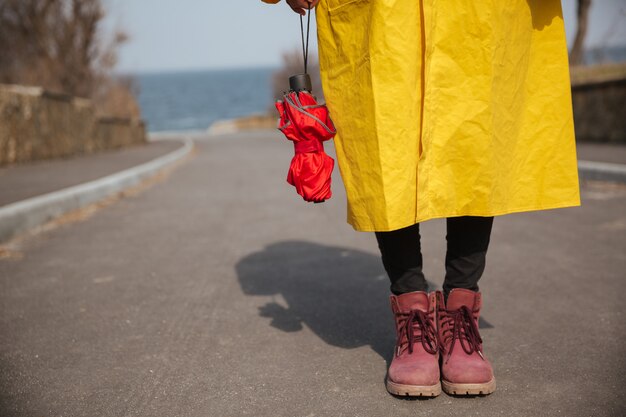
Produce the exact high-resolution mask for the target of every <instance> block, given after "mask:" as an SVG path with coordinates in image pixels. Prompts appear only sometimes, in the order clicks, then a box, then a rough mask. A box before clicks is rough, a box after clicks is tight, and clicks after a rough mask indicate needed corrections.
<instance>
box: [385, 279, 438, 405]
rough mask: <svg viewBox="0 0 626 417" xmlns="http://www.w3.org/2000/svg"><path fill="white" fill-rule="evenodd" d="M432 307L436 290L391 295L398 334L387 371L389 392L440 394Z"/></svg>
mask: <svg viewBox="0 0 626 417" xmlns="http://www.w3.org/2000/svg"><path fill="white" fill-rule="evenodd" d="M435 306H436V296H435V293H431V294H426V293H425V292H423V291H415V292H409V293H406V294H402V295H398V296H396V295H392V296H391V310H392V311H393V314H394V317H395V322H396V333H397V336H398V338H397V340H396V346H395V351H394V355H393V359H392V361H391V365H390V366H389V371H388V372H387V391H389V392H390V393H391V394H394V395H402V396H425V397H435V396H437V395H439V394H440V393H441V384H440V382H439V347H438V345H437V330H436V328H435V319H436V318H435V314H436V311H435Z"/></svg>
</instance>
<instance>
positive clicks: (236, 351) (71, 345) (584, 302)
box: [0, 133, 626, 417]
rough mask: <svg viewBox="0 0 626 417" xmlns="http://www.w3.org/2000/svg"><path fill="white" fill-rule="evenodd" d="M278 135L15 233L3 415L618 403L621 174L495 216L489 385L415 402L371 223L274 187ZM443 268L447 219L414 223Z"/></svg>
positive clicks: (1, 267) (203, 154) (467, 409)
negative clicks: (398, 393) (391, 377)
mask: <svg viewBox="0 0 626 417" xmlns="http://www.w3.org/2000/svg"><path fill="white" fill-rule="evenodd" d="M291 152H292V147H291V146H289V144H287V143H285V142H284V139H282V138H280V137H279V136H278V134H274V133H256V134H253V133H251V134H246V135H238V136H230V137H214V138H208V139H206V140H204V141H200V142H199V143H198V152H197V155H196V156H195V157H194V158H193V159H191V160H190V161H188V162H187V163H186V164H185V165H183V166H181V167H179V168H177V170H176V171H175V172H174V173H172V174H171V176H170V177H169V178H168V179H167V180H166V181H164V182H161V183H157V184H156V185H153V186H152V187H151V188H149V189H147V190H145V191H144V192H142V193H140V194H137V195H134V196H131V197H128V198H125V199H122V200H120V201H118V202H117V203H116V204H114V205H112V206H109V207H107V208H105V209H103V210H100V211H99V212H97V213H95V214H94V215H93V216H91V217H90V218H88V219H86V220H84V221H81V222H76V223H71V224H66V225H63V226H61V227H59V228H57V229H55V230H51V231H49V232H46V233H43V234H40V235H38V236H36V237H34V238H30V239H27V240H24V241H21V242H17V243H14V244H13V246H11V247H10V248H8V250H7V252H5V253H8V254H9V255H10V256H8V257H6V258H5V259H3V260H0V415H2V416H5V415H6V416H150V417H152V416H168V417H171V416H203V417H204V416H220V417H221V416H272V417H275V416H331V417H339V416H375V417H380V416H518V415H519V416H558V415H562V416H568V417H569V416H620V415H625V414H626V405H625V404H626V398H625V395H624V390H623V386H624V383H625V382H626V381H625V377H624V375H625V371H626V355H625V353H626V350H625V349H624V345H623V343H624V341H625V340H626V321H625V320H624V318H625V317H624V314H625V312H626V307H624V303H623V299H624V296H623V294H624V293H625V292H626V281H625V280H624V271H625V270H626V255H625V253H626V251H625V250H624V249H625V242H626V210H624V208H625V207H626V186H624V185H608V184H602V183H585V184H583V187H582V196H583V206H582V207H578V208H567V209H559V210H548V211H542V212H532V213H520V214H512V215H507V216H501V217H498V218H496V220H495V222H494V230H493V235H492V240H491V242H492V243H491V249H490V252H489V255H488V265H487V269H486V271H485V275H484V277H483V280H482V281H481V283H482V290H483V294H484V301H485V307H484V318H485V322H486V323H488V325H489V327H488V328H483V330H482V335H483V338H484V339H485V347H486V353H487V355H488V356H489V357H490V358H491V360H492V362H493V364H494V367H495V372H496V377H497V379H498V390H497V391H496V393H494V394H493V395H491V396H488V397H486V398H452V397H449V396H447V395H445V394H442V395H441V396H440V397H438V398H436V399H432V400H424V401H407V400H400V399H396V398H394V397H392V396H390V395H388V394H387V393H386V391H385V389H384V384H383V381H384V376H385V370H386V366H387V361H388V360H389V357H390V354H391V350H392V346H393V342H394V335H393V330H392V318H391V313H390V312H389V308H388V304H387V303H388V301H387V296H388V292H387V291H388V285H387V282H386V278H385V276H384V272H383V269H382V266H381V264H380V260H379V256H378V253H377V248H376V244H375V240H374V238H373V236H372V235H371V234H369V233H357V232H354V231H352V229H351V228H350V227H349V226H348V225H347V224H346V223H345V221H344V218H345V205H344V195H343V193H342V189H341V186H340V184H339V183H338V180H339V176H338V175H337V174H336V175H335V185H334V192H335V196H334V197H333V198H332V199H331V200H330V201H329V202H326V203H324V204H319V205H309V204H305V203H304V202H302V201H301V200H299V199H298V198H297V196H296V195H295V193H294V191H293V190H292V188H291V187H290V186H289V185H287V184H286V183H285V176H286V172H287V171H286V170H287V165H288V162H289V160H290V157H291ZM422 230H423V240H424V241H423V246H424V258H425V263H426V265H425V273H426V275H427V277H429V279H430V280H431V281H432V282H433V283H434V284H436V285H440V284H441V279H442V275H443V272H444V270H443V259H444V256H445V252H444V242H445V241H444V234H445V222H444V221H443V220H432V221H428V222H425V223H424V224H423V228H422Z"/></svg>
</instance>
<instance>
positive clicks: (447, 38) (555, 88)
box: [316, 0, 580, 231]
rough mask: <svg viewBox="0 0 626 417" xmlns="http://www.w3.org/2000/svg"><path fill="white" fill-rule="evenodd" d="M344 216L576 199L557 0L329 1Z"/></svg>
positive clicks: (328, 73)
mask: <svg viewBox="0 0 626 417" xmlns="http://www.w3.org/2000/svg"><path fill="white" fill-rule="evenodd" d="M316 15H317V26H318V45H319V56H320V70H321V77H322V85H323V87H324V94H325V97H326V100H327V104H328V107H329V109H330V113H331V115H332V117H333V120H334V122H335V125H336V127H337V130H338V134H337V136H336V138H335V147H336V151H337V160H338V163H339V168H340V171H341V176H342V179H343V182H344V185H345V188H346V192H347V197H348V223H350V224H351V225H352V226H353V227H354V228H355V229H356V230H359V231H389V230H395V229H399V228H402V227H406V226H409V225H412V224H415V223H418V222H422V221H425V220H428V219H432V218H440V217H454V216H466V215H471V216H496V215H502V214H507V213H514V212H521V211H531V210H543V209H552V208H558V207H571V206H579V205H580V194H579V184H578V170H577V162H576V147H575V140H574V128H573V121H572V107H571V96H570V82H569V69H568V59H567V49H566V43H565V30H564V25H563V18H562V12H561V3H560V1H559V0H506V1H504V0H480V1H471V0H445V1H444V0H321V2H320V4H319V5H318V7H317V11H316Z"/></svg>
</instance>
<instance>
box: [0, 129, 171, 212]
mask: <svg viewBox="0 0 626 417" xmlns="http://www.w3.org/2000/svg"><path fill="white" fill-rule="evenodd" d="M181 146H182V144H181V143H180V142H179V141H156V142H149V143H147V144H145V145H138V146H132V147H130V148H124V149H119V150H110V151H103V152H98V153H95V154H91V155H86V156H76V157H73V158H63V159H54V160H49V161H38V162H33V163H28V164H21V165H14V166H10V167H4V168H0V206H4V205H6V204H9V203H15V202H16V201H21V200H24V199H26V198H29V197H35V196H38V195H41V194H45V193H49V192H52V191H57V190H60V189H63V188H66V187H71V186H73V185H78V184H82V183H85V182H87V181H92V180H95V179H98V178H101V177H104V176H106V175H110V174H114V173H116V172H119V171H122V170H124V169H127V168H131V167H134V166H136V165H139V164H142V163H144V162H148V161H150V160H152V159H155V158H158V157H159V156H162V155H165V154H167V153H169V152H172V151H174V150H175V149H177V148H179V147H181Z"/></svg>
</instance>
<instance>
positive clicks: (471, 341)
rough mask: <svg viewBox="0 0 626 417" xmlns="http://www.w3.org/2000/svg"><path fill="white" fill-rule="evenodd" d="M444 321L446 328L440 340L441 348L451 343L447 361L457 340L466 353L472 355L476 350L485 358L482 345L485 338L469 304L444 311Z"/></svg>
mask: <svg viewBox="0 0 626 417" xmlns="http://www.w3.org/2000/svg"><path fill="white" fill-rule="evenodd" d="M442 321H443V322H444V330H443V332H442V337H443V341H441V342H440V346H441V349H442V350H443V346H445V345H447V344H448V343H450V348H449V349H448V354H447V356H446V362H447V361H448V359H450V356H451V355H452V351H453V350H454V345H455V344H456V341H457V340H458V341H459V344H460V345H461V348H462V349H463V351H464V352H465V353H467V354H468V355H471V354H472V353H474V352H476V353H478V355H479V356H480V357H481V358H482V359H483V360H485V357H484V356H483V353H482V349H481V347H480V346H481V344H482V343H483V340H482V339H481V337H480V334H479V332H478V326H477V325H476V320H474V316H473V314H472V312H471V311H470V309H469V308H468V307H467V306H461V308H459V309H458V310H453V311H447V312H444V318H443V320H442Z"/></svg>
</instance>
